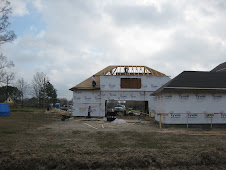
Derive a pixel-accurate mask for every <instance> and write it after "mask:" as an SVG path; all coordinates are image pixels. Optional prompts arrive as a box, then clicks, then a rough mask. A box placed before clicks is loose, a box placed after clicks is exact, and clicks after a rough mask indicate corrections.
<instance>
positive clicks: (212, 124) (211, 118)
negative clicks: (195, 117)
mask: <svg viewBox="0 0 226 170" xmlns="http://www.w3.org/2000/svg"><path fill="white" fill-rule="evenodd" d="M210 115H211V129H212V127H213V124H212V122H213V114H210Z"/></svg>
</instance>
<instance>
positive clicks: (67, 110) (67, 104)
mask: <svg viewBox="0 0 226 170" xmlns="http://www.w3.org/2000/svg"><path fill="white" fill-rule="evenodd" d="M67 112H68V113H69V103H67Z"/></svg>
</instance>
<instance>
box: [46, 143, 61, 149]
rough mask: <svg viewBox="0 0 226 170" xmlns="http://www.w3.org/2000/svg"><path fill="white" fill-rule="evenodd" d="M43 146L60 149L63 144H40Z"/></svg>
mask: <svg viewBox="0 0 226 170" xmlns="http://www.w3.org/2000/svg"><path fill="white" fill-rule="evenodd" d="M42 147H43V148H50V149H60V148H65V146H64V144H45V145H43V146H42Z"/></svg>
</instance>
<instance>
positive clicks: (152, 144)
mask: <svg viewBox="0 0 226 170" xmlns="http://www.w3.org/2000/svg"><path fill="white" fill-rule="evenodd" d="M121 136H124V140H126V141H127V142H128V143H130V144H129V147H130V148H138V149H139V148H146V149H166V148H168V146H167V145H164V142H162V141H159V137H158V134H157V133H151V134H150V133H146V132H143V133H139V132H130V131H124V132H121Z"/></svg>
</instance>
